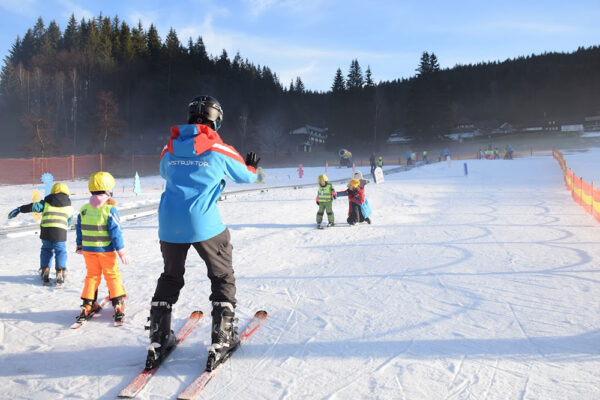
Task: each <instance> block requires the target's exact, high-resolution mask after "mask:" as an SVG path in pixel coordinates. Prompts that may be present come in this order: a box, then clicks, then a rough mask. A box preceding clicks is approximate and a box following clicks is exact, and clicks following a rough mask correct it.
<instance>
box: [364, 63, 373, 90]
mask: <svg viewBox="0 0 600 400" xmlns="http://www.w3.org/2000/svg"><path fill="white" fill-rule="evenodd" d="M365 86H366V87H374V86H375V82H373V77H372V73H371V66H367V70H366V71H365Z"/></svg>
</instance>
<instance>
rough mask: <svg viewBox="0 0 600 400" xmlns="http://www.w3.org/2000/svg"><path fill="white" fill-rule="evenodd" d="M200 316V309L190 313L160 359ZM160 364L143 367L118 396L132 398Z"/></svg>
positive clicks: (196, 323)
mask: <svg viewBox="0 0 600 400" xmlns="http://www.w3.org/2000/svg"><path fill="white" fill-rule="evenodd" d="M202 317H204V313H203V312H202V311H194V312H193V313H191V314H190V316H189V318H188V320H187V321H186V322H185V324H184V325H183V326H182V327H181V329H179V331H178V332H177V334H176V337H177V340H176V342H175V345H174V346H173V347H171V348H170V349H169V350H168V352H167V353H166V354H165V356H164V357H163V360H162V361H164V359H165V358H167V356H168V355H169V354H171V352H172V351H173V350H174V349H175V347H177V345H179V343H181V342H183V340H184V339H185V338H186V337H188V335H189V334H190V333H192V331H193V330H194V328H195V327H196V326H197V325H198V324H199V323H200V320H201V319H202ZM162 361H161V364H162ZM161 364H158V365H157V366H156V367H154V368H152V369H146V368H144V369H143V370H142V372H140V373H139V374H138V376H136V377H135V378H134V379H133V380H132V381H131V383H130V384H129V385H127V387H125V389H123V390H121V392H120V393H119V397H125V398H133V397H135V396H137V395H138V393H140V392H141V391H142V389H143V388H144V386H146V383H148V381H149V380H150V378H152V377H153V376H154V374H155V373H156V371H157V370H158V368H159V367H160V365H161Z"/></svg>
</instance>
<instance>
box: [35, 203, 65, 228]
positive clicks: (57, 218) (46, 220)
mask: <svg viewBox="0 0 600 400" xmlns="http://www.w3.org/2000/svg"><path fill="white" fill-rule="evenodd" d="M71 216H73V207H71V206H64V207H55V206H53V205H51V204H50V203H48V202H45V203H44V211H42V222H41V224H40V226H41V227H42V228H60V229H64V230H65V231H66V230H67V229H69V218H71Z"/></svg>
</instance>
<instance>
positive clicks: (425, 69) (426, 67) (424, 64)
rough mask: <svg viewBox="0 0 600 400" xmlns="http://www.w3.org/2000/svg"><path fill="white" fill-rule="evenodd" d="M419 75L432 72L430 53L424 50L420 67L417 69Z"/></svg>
mask: <svg viewBox="0 0 600 400" xmlns="http://www.w3.org/2000/svg"><path fill="white" fill-rule="evenodd" d="M416 71H417V76H423V75H427V74H429V73H430V72H431V61H430V57H429V53H428V52H426V51H424V52H423V54H421V60H420V61H419V67H418V68H417V69H416Z"/></svg>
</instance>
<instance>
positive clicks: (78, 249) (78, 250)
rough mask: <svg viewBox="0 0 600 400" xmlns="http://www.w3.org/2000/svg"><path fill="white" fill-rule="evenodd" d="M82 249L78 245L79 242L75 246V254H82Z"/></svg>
mask: <svg viewBox="0 0 600 400" xmlns="http://www.w3.org/2000/svg"><path fill="white" fill-rule="evenodd" d="M82 249H83V246H82V245H80V244H78V245H77V248H76V249H75V253H77V254H83V250H82Z"/></svg>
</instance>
